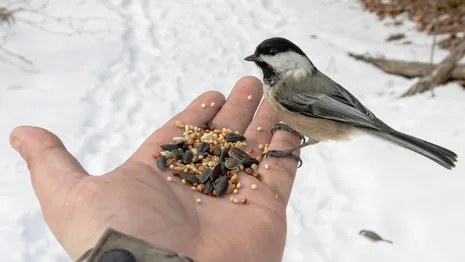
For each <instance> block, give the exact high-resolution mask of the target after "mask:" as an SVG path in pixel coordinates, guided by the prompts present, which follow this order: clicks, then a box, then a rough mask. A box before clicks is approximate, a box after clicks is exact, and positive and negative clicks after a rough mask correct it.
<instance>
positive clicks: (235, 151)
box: [229, 146, 250, 161]
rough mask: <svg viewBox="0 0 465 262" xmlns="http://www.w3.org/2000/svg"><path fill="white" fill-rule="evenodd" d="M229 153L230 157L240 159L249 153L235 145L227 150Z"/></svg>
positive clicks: (246, 156)
mask: <svg viewBox="0 0 465 262" xmlns="http://www.w3.org/2000/svg"><path fill="white" fill-rule="evenodd" d="M229 154H230V155H231V156H232V157H234V158H237V159H239V160H240V161H242V160H244V159H247V158H250V155H249V154H247V152H245V151H244V150H242V149H239V148H238V147H235V146H233V147H231V149H230V150H229Z"/></svg>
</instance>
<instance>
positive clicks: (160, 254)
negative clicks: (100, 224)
mask: <svg viewBox="0 0 465 262" xmlns="http://www.w3.org/2000/svg"><path fill="white" fill-rule="evenodd" d="M107 259H108V261H121V262H149V261H154V262H155V261H157V262H194V261H195V260H194V259H192V258H189V257H187V256H183V255H181V254H179V253H177V252H174V251H171V250H168V249H166V248H161V247H157V246H154V245H152V244H150V243H149V242H147V241H144V240H142V239H139V238H136V237H134V236H130V235H127V234H124V233H122V232H120V231H117V230H115V229H113V228H108V229H107V230H105V232H103V234H102V235H101V237H100V239H99V240H98V242H97V243H96V245H95V246H94V247H92V248H91V249H88V250H87V251H86V252H84V253H83V254H82V255H81V256H80V257H79V258H78V259H77V260H76V262H104V261H107Z"/></svg>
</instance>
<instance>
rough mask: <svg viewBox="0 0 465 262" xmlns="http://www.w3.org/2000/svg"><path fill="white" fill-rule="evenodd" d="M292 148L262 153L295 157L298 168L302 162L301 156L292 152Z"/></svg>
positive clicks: (266, 155) (267, 155)
mask: <svg viewBox="0 0 465 262" xmlns="http://www.w3.org/2000/svg"><path fill="white" fill-rule="evenodd" d="M292 152H294V150H292V149H291V150H282V151H281V150H268V151H267V152H266V153H263V154H264V155H265V157H269V156H272V157H290V158H293V159H295V160H296V161H297V162H298V165H297V168H300V167H301V166H302V164H303V161H302V158H300V157H299V156H298V155H296V154H293V153H292Z"/></svg>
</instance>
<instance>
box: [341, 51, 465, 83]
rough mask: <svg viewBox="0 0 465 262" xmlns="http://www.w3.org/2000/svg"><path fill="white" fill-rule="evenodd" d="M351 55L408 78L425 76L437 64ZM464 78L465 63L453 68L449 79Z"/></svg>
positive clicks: (387, 71)
mask: <svg viewBox="0 0 465 262" xmlns="http://www.w3.org/2000/svg"><path fill="white" fill-rule="evenodd" d="M349 56H350V57H353V58H354V59H355V60H360V61H364V62H367V63H369V64H372V65H374V66H376V67H377V68H379V69H381V70H383V71H384V72H386V73H388V74H394V75H399V76H403V77H406V78H414V77H423V76H426V75H427V74H428V73H429V72H431V71H432V69H433V68H434V67H436V66H437V65H433V66H431V64H428V63H420V62H406V61H401V60H391V59H385V58H375V57H372V56H369V55H358V54H353V53H349ZM454 80H464V81H465V65H458V66H456V67H454V69H452V72H451V73H450V75H449V79H447V81H454Z"/></svg>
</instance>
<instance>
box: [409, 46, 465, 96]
mask: <svg viewBox="0 0 465 262" xmlns="http://www.w3.org/2000/svg"><path fill="white" fill-rule="evenodd" d="M464 55H465V37H464V38H462V39H461V41H460V43H459V44H458V45H457V46H455V47H454V48H452V49H451V51H450V53H449V55H448V56H447V57H446V58H444V60H442V62H441V63H439V65H437V66H436V67H434V69H433V70H432V71H431V72H430V73H429V74H428V75H426V76H423V77H422V78H421V79H420V80H419V81H418V82H417V83H415V84H414V85H413V86H412V87H410V89H409V90H407V92H405V93H404V94H402V95H401V97H407V96H411V95H414V94H418V93H423V92H425V91H428V90H431V89H432V88H434V87H436V86H437V85H440V84H442V83H445V82H446V81H447V79H448V78H449V77H450V73H451V72H452V69H454V67H455V66H456V65H457V63H458V62H459V61H460V60H461V59H462V57H463V56H464Z"/></svg>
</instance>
